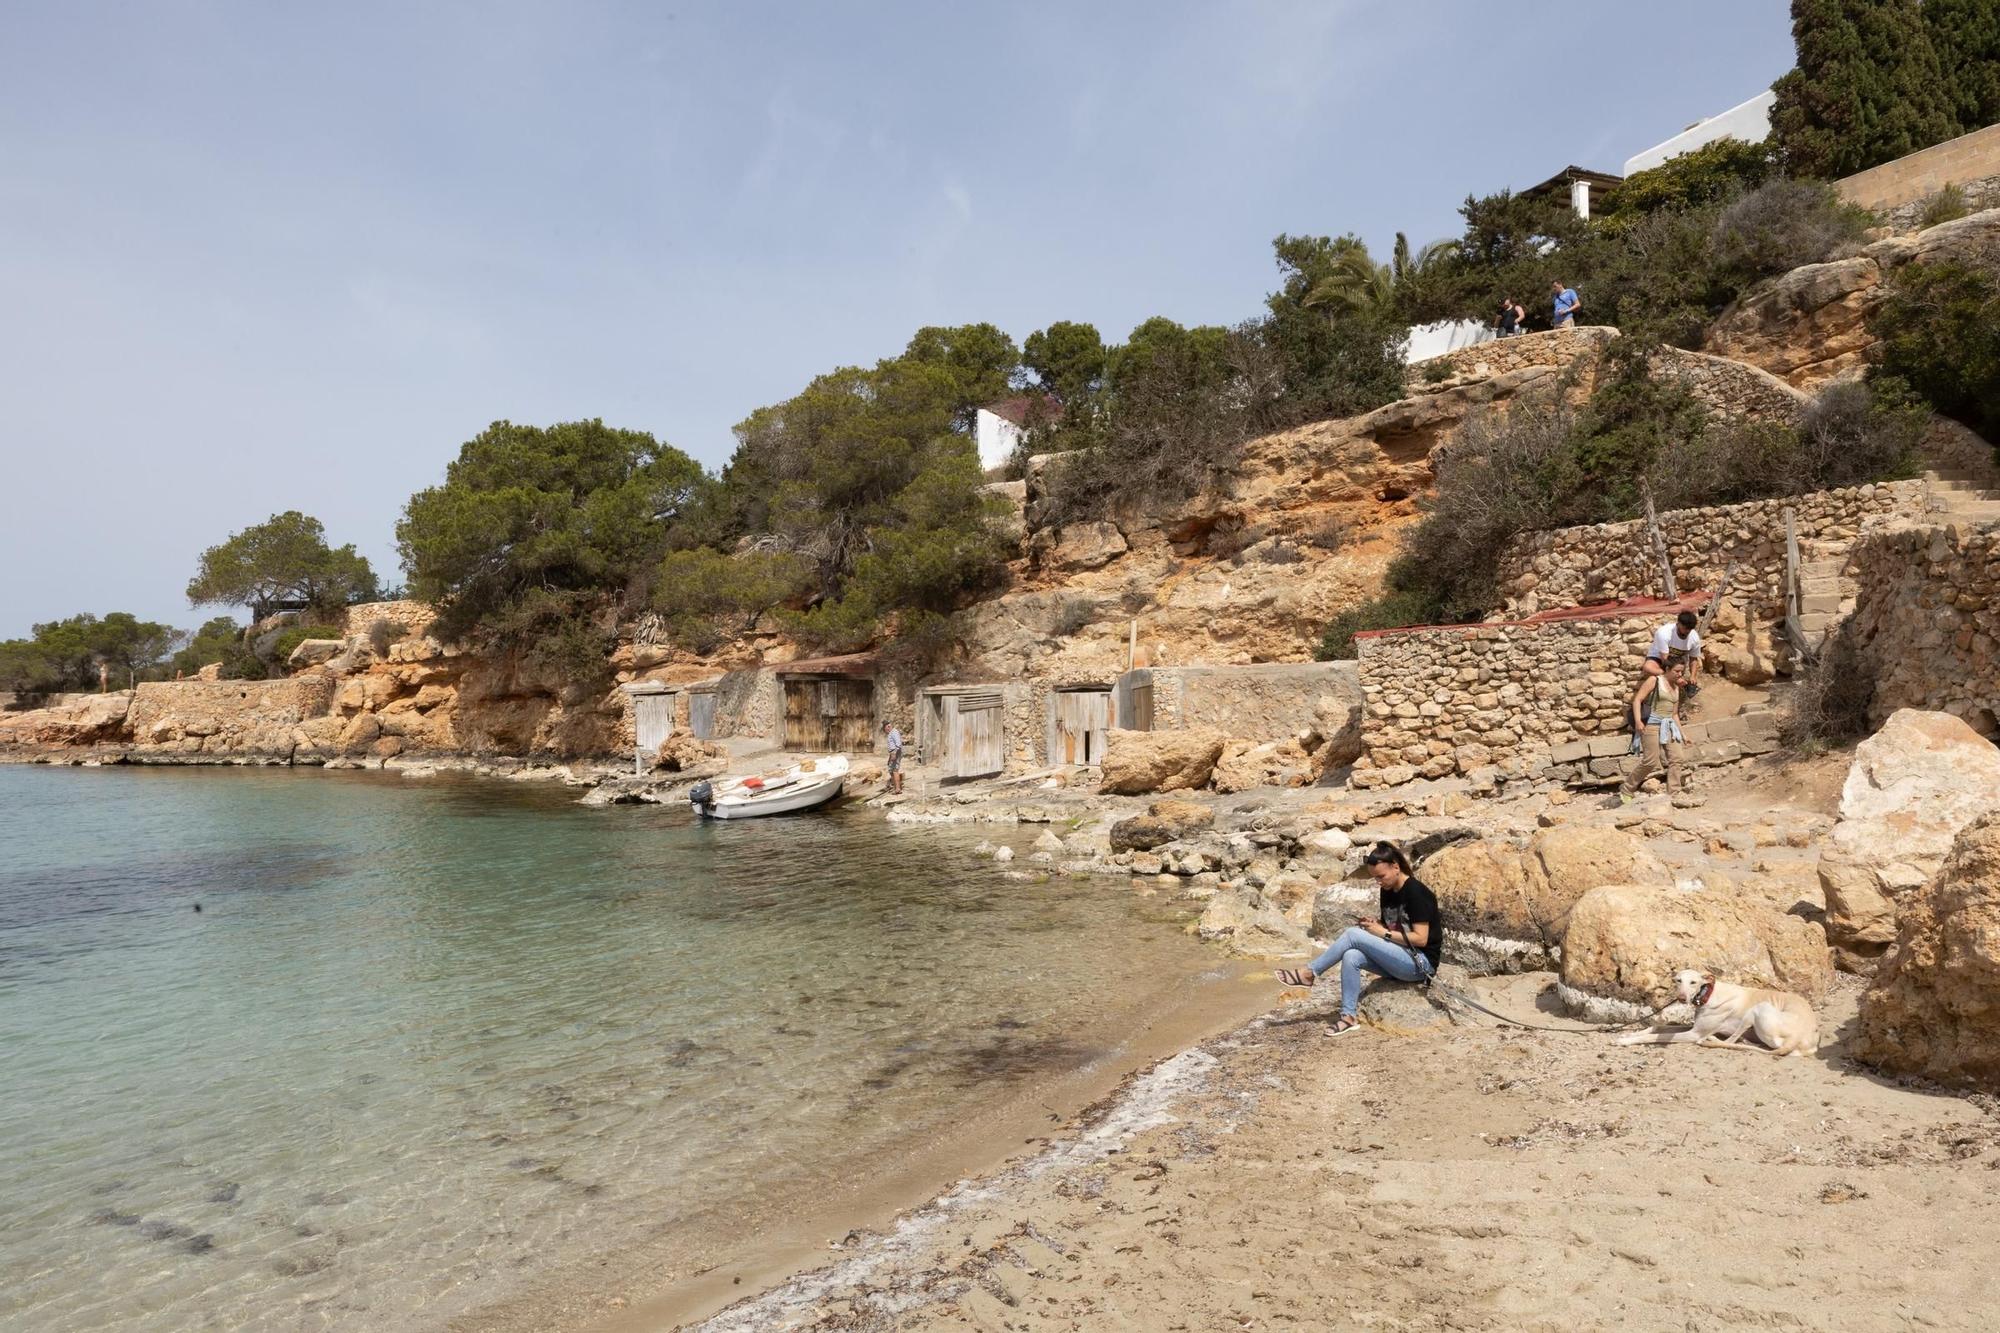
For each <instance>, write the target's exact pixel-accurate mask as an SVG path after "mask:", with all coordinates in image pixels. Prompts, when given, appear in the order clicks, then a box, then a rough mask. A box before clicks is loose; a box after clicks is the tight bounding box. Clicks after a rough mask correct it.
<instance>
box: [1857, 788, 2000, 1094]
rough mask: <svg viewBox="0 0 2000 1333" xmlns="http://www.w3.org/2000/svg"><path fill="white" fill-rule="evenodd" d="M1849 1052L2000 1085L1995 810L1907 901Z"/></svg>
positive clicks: (1888, 1066) (1887, 1065) (1878, 1062)
mask: <svg viewBox="0 0 2000 1333" xmlns="http://www.w3.org/2000/svg"><path fill="white" fill-rule="evenodd" d="M1853 1051H1854V1055H1855V1057H1856V1058H1857V1059H1860V1060H1862V1061H1865V1062H1866V1063H1868V1064H1871V1065H1874V1066H1875V1067H1876V1068H1878V1069H1882V1070H1885V1071H1887V1072H1889V1073H1892V1074H1914V1075H1919V1076H1921V1077H1924V1078H1930V1079H1936V1080H1937V1081H1939V1082H1941V1083H1951V1084H1960V1085H1972V1086H1977V1087H1982V1088H1987V1089H1993V1090H2000V813H1996V814H1987V815H1984V816H1982V817H1981V818H1979V819H1978V820H1976V821H1974V822H1973V823H1972V824H1971V825H1969V826H1968V827H1967V828H1965V829H1964V830H1963V831H1962V832H1960V834H1959V835H1958V838H1957V840H1956V842H1955V843H1954V845H1953V847H1952V851H1951V854H1950V856H1949V857H1947V858H1946V860H1945V862H1944V864H1943V865H1942V866H1941V867H1940V868H1939V870H1938V873H1937V874H1936V875H1935V876H1933V877H1932V878H1931V880H1930V881H1929V883H1928V884H1926V885H1925V887H1924V889H1923V891H1922V892H1921V893H1920V894H1917V895H1914V896H1912V898H1911V899H1910V900H1909V901H1908V902H1907V903H1906V904H1905V905H1904V910H1903V912H1902V924H1901V926H1900V928H1899V929H1898V931H1897V935H1896V944H1895V948H1894V949H1893V950H1892V951H1891V952H1890V954H1889V956H1888V958H1887V959H1886V960H1885V961H1884V962H1883V964H1882V966H1881V969H1880V970H1879V971H1878V972H1877V973H1876V976H1875V980H1874V982H1873V983H1872V984H1871V985H1870V986H1869V987H1868V990H1867V991H1866V992H1865V993H1864V994H1863V995H1862V997H1861V1022H1860V1030H1859V1033H1858V1035H1857V1036H1856V1038H1855V1042H1854V1047H1853Z"/></svg>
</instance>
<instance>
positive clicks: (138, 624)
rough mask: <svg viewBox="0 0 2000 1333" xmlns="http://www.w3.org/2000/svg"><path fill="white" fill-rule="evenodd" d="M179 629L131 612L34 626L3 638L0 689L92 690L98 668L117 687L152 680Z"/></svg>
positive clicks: (27, 691)
mask: <svg viewBox="0 0 2000 1333" xmlns="http://www.w3.org/2000/svg"><path fill="white" fill-rule="evenodd" d="M178 638H180V631H179V630H176V629H174V628H173V627H172V626H170V625H163V624H160V623H159V622H158V621H152V620H141V619H139V618H138V617H137V616H135V615H133V614H132V613H131V612H130V611H113V612H111V613H110V614H109V615H106V616H104V617H103V618H102V619H99V618H98V617H97V616H95V615H93V614H91V613H89V612H85V613H84V614H82V615H75V616H71V617H69V618H68V619H66V620H51V621H48V622H46V623H44V624H40V625H36V626H34V629H33V637H32V638H27V639H9V640H6V641H4V642H0V690H6V691H8V692H10V693H17V694H44V693H53V692H56V691H62V690H94V689H96V688H97V686H98V668H99V666H100V665H102V666H103V667H105V668H107V670H108V675H109V680H110V684H111V686H112V688H113V689H122V688H124V687H126V686H128V685H131V684H132V683H133V682H135V681H138V680H142V679H151V678H152V677H153V676H155V675H157V674H159V673H160V672H161V670H162V665H161V664H162V659H164V658H165V656H166V654H167V651H168V650H169V649H170V648H171V647H172V646H173V644H174V642H175V641H176V640H177V639H178Z"/></svg>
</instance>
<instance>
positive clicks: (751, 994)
mask: <svg viewBox="0 0 2000 1333" xmlns="http://www.w3.org/2000/svg"><path fill="white" fill-rule="evenodd" d="M61 771H63V770H52V771H51V772H50V774H49V777H48V778H47V779H44V778H28V777H27V775H26V773H24V772H22V771H21V770H19V769H13V770H8V771H0V785H5V786H6V787H7V789H8V790H7V793H6V795H7V801H4V802H0V804H7V803H12V804H13V805H14V806H15V809H14V814H13V822H12V823H11V824H6V821H7V815H6V812H4V811H0V824H6V828H5V831H6V832H7V833H8V834H9V835H10V836H13V837H15V838H17V839H20V840H21V843H20V845H22V846H23V847H24V848H25V849H26V855H25V856H24V857H22V858H19V859H17V860H16V861H14V862H13V863H12V864H10V865H9V866H7V867H6V868H5V869H4V870H0V1032H4V1033H8V1034H12V1035H13V1036H16V1037H20V1038H22V1039H23V1044H22V1045H21V1047H20V1048H19V1049H20V1050H21V1052H22V1055H23V1059H22V1061H21V1062H20V1063H19V1065H18V1066H17V1068H18V1071H19V1072H20V1073H21V1074H22V1076H23V1077H22V1082H21V1084H20V1094H21V1095H20V1097H19V1099H18V1100H17V1101H16V1103H15V1105H14V1106H13V1107H12V1108H11V1112H10V1113H9V1114H4V1115H0V1178H4V1179H14V1178H15V1176H16V1175H17V1173H18V1172H27V1171H28V1167H29V1163H31V1162H38V1163H40V1164H41V1165H40V1166H39V1167H38V1169H37V1171H36V1172H30V1173H29V1174H25V1175H20V1177H19V1179H18V1180H16V1185H17V1186H20V1187H21V1188H22V1191H23V1200H24V1202H25V1204H26V1205H27V1207H25V1208H24V1209H23V1210H22V1211H21V1212H20V1213H17V1214H16V1217H15V1219H14V1221H13V1222H12V1224H10V1225H0V1272H4V1273H11V1274H13V1275H14V1277H15V1278H21V1279H26V1280H27V1281H26V1282H25V1284H24V1283H15V1282H13V1280H12V1279H10V1283H12V1284H13V1285H15V1288H16V1289H15V1292H14V1294H13V1296H12V1297H10V1298H8V1299H6V1300H0V1308H4V1309H6V1310H11V1311H12V1314H11V1315H10V1316H9V1318H10V1319H17V1320H19V1321H20V1322H19V1323H18V1324H17V1325H16V1326H19V1327H23V1328H34V1327H45V1326H46V1327H56V1326H64V1325H65V1321H69V1320H73V1319H75V1318H86V1319H91V1320H94V1321H95V1326H100V1327H106V1328H132V1329H138V1328H145V1327H157V1326H159V1322H158V1321H160V1320H175V1319H183V1318H199V1319H204V1320H206V1319H217V1320H220V1321H222V1322H225V1323H229V1322H236V1323H252V1324H254V1323H256V1322H259V1321H260V1320H270V1319H281V1318H286V1317H287V1316H288V1312H292V1311H294V1310H296V1315H294V1316H292V1318H293V1320H294V1322H297V1323H298V1324H299V1326H300V1327H317V1328H327V1329H341V1328H347V1327H370V1328H377V1327H379V1328H385V1329H425V1328H440V1327H450V1328H458V1329H472V1328H481V1329H510V1328H561V1329H572V1328H574V1329H584V1328H594V1327H599V1326H609V1327H625V1328H637V1327H643V1326H654V1327H665V1326H666V1325H667V1324H668V1323H669V1322H671V1321H676V1320H682V1319H686V1318H693V1317H696V1316H697V1315H698V1314H700V1313H703V1312H707V1311H712V1310H714V1309H718V1308H720V1307H722V1306H724V1305H726V1304H728V1303H730V1302H732V1301H735V1300H737V1299H740V1298H741V1297H743V1296H744V1295H747V1294H749V1293H751V1292H753V1291H756V1290H759V1289H761V1288H762V1287H764V1286H765V1285H768V1284H769V1283H772V1282H776V1281H778V1280H780V1279H782V1278H783V1277H785V1276H786V1275H788V1274H789V1273H792V1272H796V1271H798V1270H800V1269H801V1268H807V1267H810V1266H811V1265H812V1263H813V1262H814V1261H815V1260H818V1259H822V1258H823V1257H824V1255H825V1254H826V1252H827V1251H826V1244H827V1242H828V1241H829V1240H838V1239H839V1238H840V1237H841V1236H843V1235H845V1234H846V1232H847V1230H849V1229H854V1228H860V1229H866V1228H868V1227H870V1226H874V1225H880V1224H882V1223H883V1222H885V1221H886V1220H887V1219H889V1218H891V1217H893V1216H894V1215H895V1214H896V1213H897V1212H898V1211H899V1210H900V1209H903V1208H906V1207H908V1206H910V1205H913V1204H920V1203H922V1202H923V1201H924V1200H926V1199H928V1198H930V1197H932V1196H934V1195H935V1194H936V1193H937V1192H938V1191H939V1190H940V1189H941V1188H943V1187H945V1186H948V1185H949V1183H950V1182H951V1181H953V1180H956V1179H960V1178H963V1177H965V1176H967V1175H977V1174H980V1173H983V1172H985V1171H988V1170H991V1169H993V1168H994V1167H996V1166H998V1165H999V1164H1000V1163H1002V1162H1004V1161H1005V1160H1007V1159H1008V1158H1010V1157H1014V1156H1018V1155H1020V1154H1021V1153H1022V1152H1023V1151H1032V1150H1033V1146H1034V1145H1035V1144H1036V1143H1040V1142H1045V1141H1046V1139H1047V1137H1048V1136H1050V1135H1052V1134H1059V1133H1061V1132H1064V1129H1063V1126H1064V1124H1065V1122H1066V1121H1068V1120H1070V1119H1071V1118H1073V1117H1074V1116H1075V1115H1076V1114H1077V1113H1078V1111H1079V1110H1080V1109H1081V1108H1083V1107H1086V1106H1088V1105H1090V1104H1091V1103H1092V1102H1093V1101H1095V1100H1096V1099H1098V1098H1100V1097H1101V1096H1103V1095H1104V1093H1106V1092H1107V1091H1109V1090H1110V1089H1112V1088H1114V1087H1116V1086H1117V1085H1118V1083H1119V1082H1120V1080H1121V1079H1123V1078H1125V1077H1126V1076H1127V1075H1128V1074H1129V1073H1130V1072H1131V1071H1132V1070H1134V1069H1138V1068H1143V1067H1145V1066H1147V1065H1148V1064H1149V1063H1151V1062H1152V1061H1154V1060H1156V1059H1158V1058H1159V1057H1161V1056H1162V1055H1166V1054H1169V1053H1171V1052H1172V1051H1174V1050H1178V1049H1181V1048H1183V1047H1185V1046H1187V1045H1188V1044H1190V1043H1191V1042H1194V1041H1197V1040H1199V1039H1201V1038H1202V1037H1203V1036H1205V1035H1209V1034H1212V1033H1213V1032H1216V1031H1220V1030H1223V1029H1226V1028H1228V1027H1230V1026H1232V1025H1233V1024H1234V1023H1236V1022H1238V1021H1240V1019H1241V1017H1243V1016H1245V1015H1247V1014H1248V1013H1253V1012H1255V1010H1256V1008H1258V1007H1260V1004H1259V999H1258V996H1257V993H1256V990H1255V988H1254V987H1250V986H1247V985H1243V984H1242V980H1241V979H1242V978H1243V977H1244V976H1245V975H1246V974H1247V972H1248V971H1249V969H1247V968H1246V967H1243V966H1241V965H1238V964H1233V963H1228V962H1225V961H1224V960H1222V959H1221V958H1220V957H1218V956H1217V955H1216V954H1215V953H1214V952H1213V951H1212V950H1210V949H1209V948H1208V947H1207V946H1204V945H1202V944H1200V943H1199V942H1197V941H1195V940H1193V939H1191V938H1189V937H1188V935H1187V933H1186V930H1185V926H1186V914H1185V912H1184V911H1182V910H1180V909H1177V908H1170V907H1168V906H1167V905H1165V904H1162V903H1160V902H1158V901H1157V900H1149V899H1147V898H1146V897H1144V896H1143V895H1138V894H1134V893H1133V892H1132V890H1131V889H1130V888H1129V887H1128V886H1126V885H1123V884H1107V883H1106V882H1104V881H1102V880H1077V879H1070V878H1066V877H1063V876H1061V875H1052V874H1045V873H1043V872H1041V871H1040V870H1039V869H1037V868H1035V867H1033V866H1032V863H1031V864H1030V865H1027V866H1023V867H1020V868H1016V869H1011V870H1010V869H1004V868H1002V867H1000V866H996V865H995V864H994V863H993V862H992V861H991V860H990V859H988V858H985V857H981V856H978V855H976V854H974V852H973V850H972V848H971V846H970V842H971V841H972V840H973V839H974V838H975V837H977V836H978V835H980V834H984V835H986V836H998V837H1001V838H1002V839H1003V840H1009V841H1013V840H1017V839H1018V840H1021V841H1022V846H1021V847H1020V848H1018V849H1017V850H1020V851H1023V852H1025V851H1026V850H1027V848H1026V845H1025V836H1026V832H1027V831H1026V830H1013V831H1001V830H996V829H994V828H992V827H990V826H989V827H985V828H982V829H979V830H976V831H975V830H972V829H964V828H951V827H929V826H902V825H897V824H893V823H891V822H890V821H887V820H886V819H883V818H881V817H879V816H878V815H876V814H875V813H874V812H866V811H848V812H842V813H839V814H834V815H830V816H819V817H806V818H803V819H801V820H798V821H778V820H771V821H754V822H753V823H752V824H750V825H747V826H744V827H733V826H721V827H718V826H704V825H698V824H695V823H694V822H693V821H692V820H691V819H690V817H689V816H688V814H687V812H686V811H685V810H683V809H679V808H667V807H645V806H640V807H630V806H628V807H617V808H611V809H605V808H589V807H584V806H582V805H580V804H579V803H578V802H576V801H575V800H574V799H573V797H571V796H570V795H569V794H568V793H566V792H562V791H560V790H559V789H554V788H551V787H550V786H549V785H547V784H543V783H522V782H510V781H500V782H491V781H479V780H477V779H471V778H457V777H444V776H440V777H439V778H438V779H436V780H434V781H430V782H423V783H417V784H411V783H407V782H404V781H402V780H401V779H396V780H394V781H392V780H390V775H389V774H381V773H377V774H365V773H364V774H356V775H354V777H353V778H351V779H350V780H348V781H345V782H342V781H336V782H331V783H328V782H324V781H299V780H294V779H291V778H287V777H282V776H279V775H277V774H273V773H269V772H265V771H262V770H257V769H243V768H213V767H202V768H193V767H190V768H176V769H171V770H163V769H150V770H142V769H128V768H122V767H110V766H107V767H105V768H102V769H98V770H95V771H94V772H93V773H92V774H91V776H89V777H84V776H82V775H81V774H80V773H78V772H77V771H76V770H75V769H73V768H72V769H69V770H67V771H68V772H69V773H70V776H69V777H68V778H57V777H54V773H55V772H61ZM8 772H11V773H20V774H21V776H20V777H19V778H8V776H7V773H8ZM759 825H763V826H766V827H764V828H761V829H760V828H759V827H758V826H759ZM746 830H747V836H746ZM746 858H747V859H746ZM690 874H692V875H694V878H693V879H691V880H690V879H689V878H688V876H689V875H690ZM195 902H199V903H201V904H202V905H203V907H204V911H202V912H201V913H198V914H197V913H194V912H192V911H191V910H190V909H191V906H192V904H193V903H195ZM329 931H331V933H329ZM107 951H109V952H107ZM350 955H351V956H350ZM411 987H415V988H416V989H414V990H411V989H410V988H411ZM128 990H129V991H130V994H129V995H128V994H126V993H124V992H126V991H128ZM705 996H710V997H712V998H704V997H705ZM690 1006H692V1007H690ZM252 1014H254V1015H255V1023H254V1024H252V1023H251V1015H252ZM412 1018H415V1019H418V1020H420V1021H419V1022H418V1024H417V1025H416V1026H412V1024H411V1022H410V1019H412ZM183 1020H185V1021H187V1022H196V1021H198V1022H199V1023H200V1026H199V1027H195V1028H190V1029H188V1030H187V1032H186V1033H185V1035H177V1034H179V1033H180V1030H181V1028H182V1026H183ZM384 1024H386V1026H384ZM155 1028H157V1029H158V1030H157V1031H155V1030H154V1029H155ZM163 1047H164V1048H165V1050H173V1051H176V1052H178V1057H177V1058H174V1057H168V1056H167V1055H166V1054H165V1053H164V1050H163V1049H162V1048H163ZM217 1059H220V1060H221V1061H222V1062H223V1063H221V1064H214V1063H213V1062H214V1061H215V1060H217ZM215 1071H221V1072H220V1073H217V1072H215ZM108 1080H109V1081H116V1082H117V1083H118V1084H120V1085H121V1086H122V1087H124V1088H127V1089H130V1090H131V1091H130V1092H129V1093H127V1094H126V1096H125V1097H124V1098H123V1099H121V1100H119V1101H117V1102H115V1103H106V1102H98V1101H95V1100H93V1099H92V1097H91V1095H90V1092H89V1090H88V1087H87V1086H86V1085H89V1084H92V1083H104V1082H106V1081H108ZM225 1089H226V1091H225ZM85 1108H88V1109H87V1111H86V1109H85ZM328 1134H331V1135H333V1136H335V1137H333V1138H332V1139H327V1138H324V1137H319V1138H315V1135H319V1136H325V1135H328ZM316 1143H320V1144H325V1146H324V1147H316V1146H314V1145H315V1144H316ZM10 1157H11V1158H12V1160H13V1164H12V1165H11V1166H10V1165H9V1164H8V1159H9V1158H10ZM281 1163H282V1164H283V1165H280V1164H281ZM36 1175H40V1176H41V1177H42V1180H43V1184H41V1185H34V1184H33V1183H32V1182H33V1180H34V1179H35V1177H36ZM10 1188H13V1187H10ZM78 1199H84V1200H87V1202H85V1203H84V1204H82V1205H79V1204H78V1203H77V1202H76V1201H77V1200H78ZM398 1199H402V1200H403V1202H402V1203H398V1202H397V1200H398ZM100 1204H101V1206H99V1205H100ZM411 1205H419V1206H418V1208H417V1211H415V1212H412V1211H410V1207H411ZM190 1237H191V1239H190ZM197 1243H198V1244H199V1245H200V1250H199V1257H198V1258H178V1259H174V1260H172V1261H170V1268H169V1269H161V1268H160V1267H159V1260H165V1259H167V1258H168V1254H169V1252H170V1250H171V1249H172V1248H173V1247H175V1246H180V1247H182V1248H189V1252H190V1254H194V1253H196V1251H195V1250H193V1249H192V1248H191V1247H193V1246H195V1245H196V1244H197ZM154 1256H157V1258H155V1257H154ZM148 1265H151V1267H150V1268H149V1267H148ZM87 1274H94V1275H95V1281H96V1284H97V1287H98V1288H99V1289H98V1290H95V1291H93V1290H90V1289H89V1287H88V1279H87ZM738 1279H740V1283H739V1281H738ZM614 1297H615V1298H617V1299H621V1300H623V1301H624V1302H625V1305H624V1306H623V1307H622V1308H620V1307H619V1306H616V1305H614V1304H613V1303H612V1302H613V1298H614ZM42 1321H48V1322H46V1323H44V1322H42ZM607 1321H610V1322H609V1323H608V1324H607Z"/></svg>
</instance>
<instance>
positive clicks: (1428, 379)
mask: <svg viewBox="0 0 2000 1333" xmlns="http://www.w3.org/2000/svg"><path fill="white" fill-rule="evenodd" d="M1457 373H1458V369H1457V367H1455V366H1453V365H1452V363H1451V362H1449V361H1442V360H1433V361H1426V362H1424V383H1426V384H1443V383H1444V382H1445V381H1446V380H1448V379H1450V378H1451V377H1452V376H1453V375H1456V374H1457Z"/></svg>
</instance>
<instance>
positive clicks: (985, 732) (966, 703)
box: [944, 690, 1007, 778]
mask: <svg viewBox="0 0 2000 1333" xmlns="http://www.w3.org/2000/svg"><path fill="white" fill-rule="evenodd" d="M945 719H946V727H947V729H948V730H947V732H946V736H947V739H946V742H945V762H944V769H945V776H946V777H948V778H978V777H985V776H987V775H988V774H991V773H998V772H999V771H1000V770H1001V769H1003V768H1005V767H1006V736H1007V726H1006V710H1005V708H1004V707H1003V701H1002V699H1001V696H1000V691H998V690H993V691H991V692H987V691H981V692H979V693H977V694H959V695H952V696H949V697H948V698H947V700H946V703H945Z"/></svg>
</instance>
